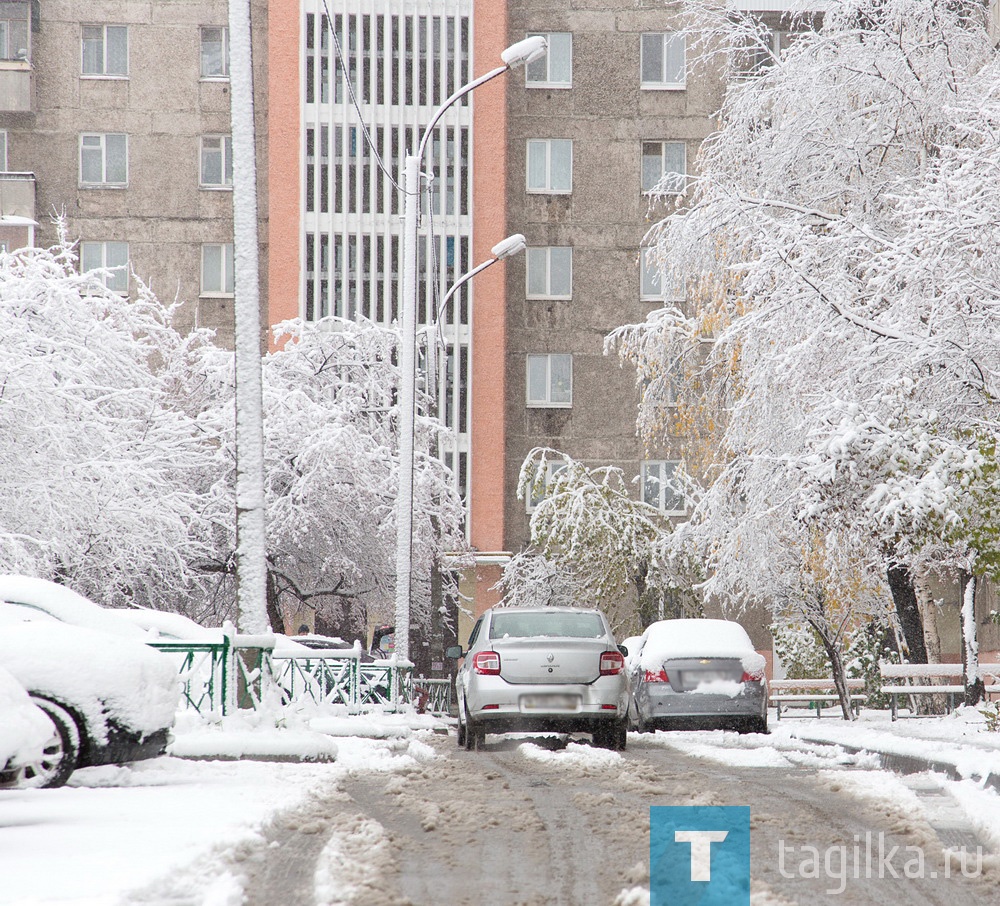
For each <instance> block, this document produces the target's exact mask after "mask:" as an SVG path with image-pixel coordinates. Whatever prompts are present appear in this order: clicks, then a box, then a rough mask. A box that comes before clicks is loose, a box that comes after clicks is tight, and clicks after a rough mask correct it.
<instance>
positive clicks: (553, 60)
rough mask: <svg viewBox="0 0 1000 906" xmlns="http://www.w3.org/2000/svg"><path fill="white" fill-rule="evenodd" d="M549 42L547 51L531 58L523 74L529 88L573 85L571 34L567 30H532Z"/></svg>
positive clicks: (533, 34) (534, 33) (567, 86)
mask: <svg viewBox="0 0 1000 906" xmlns="http://www.w3.org/2000/svg"><path fill="white" fill-rule="evenodd" d="M535 35H541V37H543V38H545V39H546V40H547V41H548V42H549V52H548V53H547V54H545V55H544V56H543V57H540V58H539V59H537V60H532V61H531V62H530V63H529V64H528V68H527V70H526V71H525V75H524V84H525V85H527V86H528V87H529V88H571V87H572V85H573V35H572V34H570V33H569V32H532V34H530V35H529V36H528V37H534V36H535Z"/></svg>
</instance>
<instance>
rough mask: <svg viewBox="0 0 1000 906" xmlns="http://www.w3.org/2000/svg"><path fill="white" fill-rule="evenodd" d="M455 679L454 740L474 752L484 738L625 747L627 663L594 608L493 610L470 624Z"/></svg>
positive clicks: (458, 651) (452, 653)
mask: <svg viewBox="0 0 1000 906" xmlns="http://www.w3.org/2000/svg"><path fill="white" fill-rule="evenodd" d="M448 654H449V656H450V657H456V658H457V657H464V658H465V661H464V663H463V664H462V667H461V669H460V670H459V671H458V676H457V677H456V680H455V686H456V692H457V700H458V743H459V745H464V746H465V747H466V748H467V749H477V748H479V747H480V746H481V745H482V744H483V741H484V740H485V738H486V734H487V733H507V732H536V731H541V732H554V733H578V732H583V733H590V734H592V735H593V739H594V743H595V745H598V746H601V747H603V748H607V749H618V750H620V749H624V748H625V738H626V732H627V729H628V726H627V714H628V705H629V689H628V678H627V676H626V673H625V658H624V656H623V654H622V651H621V650H619V648H618V646H617V644H616V643H615V638H614V635H613V634H612V632H611V627H610V626H609V625H608V621H607V619H606V617H605V616H604V614H602V613H601V612H600V611H599V610H585V609H582V608H581V609H577V608H568V607H539V608H528V607H494V608H491V609H490V610H487V611H486V612H485V613H484V614H483V615H482V616H481V617H480V618H479V621H478V622H477V623H476V625H475V627H474V628H473V630H472V634H471V636H470V637H469V650H468V651H463V650H462V649H461V648H460V647H457V648H452V649H449V651H448Z"/></svg>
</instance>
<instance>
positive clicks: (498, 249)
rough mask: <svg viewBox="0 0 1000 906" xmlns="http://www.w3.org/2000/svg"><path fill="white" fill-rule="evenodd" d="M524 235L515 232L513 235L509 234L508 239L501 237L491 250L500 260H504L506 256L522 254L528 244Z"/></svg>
mask: <svg viewBox="0 0 1000 906" xmlns="http://www.w3.org/2000/svg"><path fill="white" fill-rule="evenodd" d="M527 244H528V243H527V242H525V239H524V236H522V235H521V234H520V233H515V234H514V235H513V236H508V237H507V238H506V239H501V240H500V241H499V242H498V243H497V244H496V245H495V246H493V248H492V249H491V250H490V251H491V252H492V253H493V257H494V258H496V259H497V260H498V261H502V260H503V259H504V258H509V257H510V256H511V255H520V254H521V252H523V251H524V249H525V247H526V246H527Z"/></svg>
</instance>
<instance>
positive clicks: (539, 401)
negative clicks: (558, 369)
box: [524, 352, 573, 409]
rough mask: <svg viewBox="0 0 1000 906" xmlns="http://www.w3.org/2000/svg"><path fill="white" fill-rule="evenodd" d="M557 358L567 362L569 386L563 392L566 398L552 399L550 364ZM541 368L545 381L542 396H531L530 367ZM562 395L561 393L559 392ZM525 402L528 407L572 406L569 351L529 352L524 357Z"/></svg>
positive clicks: (552, 387)
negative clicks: (543, 394)
mask: <svg viewBox="0 0 1000 906" xmlns="http://www.w3.org/2000/svg"><path fill="white" fill-rule="evenodd" d="M556 359H559V360H562V361H563V362H564V363H565V362H568V364H569V387H568V389H567V392H566V393H565V396H566V397H567V398H566V399H554V397H555V396H557V394H556V393H554V392H553V391H554V389H555V388H554V386H553V375H552V365H553V362H554V360H556ZM533 367H534V368H539V367H540V368H543V369H544V374H543V380H544V383H545V396H544V398H539V397H534V398H533V397H532V396H531V384H532V380H531V377H532V368H533ZM560 395H562V394H560ZM524 396H525V403H526V405H527V407H528V408H529V409H570V408H572V406H573V356H572V355H571V354H570V353H559V352H548V353H530V354H529V355H528V356H527V357H526V358H525V391H524Z"/></svg>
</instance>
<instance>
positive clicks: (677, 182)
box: [639, 140, 688, 195]
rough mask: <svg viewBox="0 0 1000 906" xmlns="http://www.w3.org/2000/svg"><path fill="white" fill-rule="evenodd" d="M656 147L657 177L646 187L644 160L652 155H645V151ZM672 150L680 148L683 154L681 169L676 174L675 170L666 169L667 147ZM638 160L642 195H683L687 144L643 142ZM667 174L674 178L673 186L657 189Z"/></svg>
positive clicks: (680, 142)
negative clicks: (657, 148) (657, 153)
mask: <svg viewBox="0 0 1000 906" xmlns="http://www.w3.org/2000/svg"><path fill="white" fill-rule="evenodd" d="M653 146H658V147H659V177H658V178H657V180H656V182H655V183H653V184H652V185H647V180H646V166H645V164H646V159H647V157H651V156H652V155H647V153H646V149H647V148H650V147H653ZM668 146H669V147H671V148H674V149H677V148H680V149H681V151H682V152H683V157H684V160H683V162H682V167H683V169H682V170H681V171H680V172H678V171H676V170H668V169H667V147H668ZM639 159H640V188H641V189H642V193H643V195H683V194H684V193H685V192H686V191H687V182H688V179H687V142H684V141H658V140H657V141H643V142H642V144H641V145H640V147H639ZM668 174H670V175H672V176H673V177H674V179H673V183H674V185H673V186H663V187H661V188H658V186H660V184H661V183H662V182H663V179H664V177H665V176H667V175H668Z"/></svg>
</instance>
